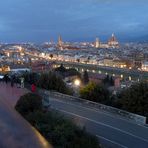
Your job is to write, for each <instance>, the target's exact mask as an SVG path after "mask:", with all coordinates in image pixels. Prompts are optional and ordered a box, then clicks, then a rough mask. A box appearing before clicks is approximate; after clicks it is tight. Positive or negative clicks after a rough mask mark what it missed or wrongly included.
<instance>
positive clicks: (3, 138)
mask: <svg viewBox="0 0 148 148" xmlns="http://www.w3.org/2000/svg"><path fill="white" fill-rule="evenodd" d="M27 92H28V91H27V90H26V89H22V88H17V87H16V86H15V87H13V88H12V87H11V85H10V84H7V85H6V84H5V83H3V82H0V131H1V132H0V148H51V146H50V145H49V144H48V142H47V141H46V140H45V139H44V138H43V137H42V136H41V135H40V133H39V132H38V131H37V130H36V129H34V128H33V127H32V126H31V125H30V124H29V123H28V122H27V121H26V120H25V119H24V118H23V117H22V116H21V115H20V114H19V113H18V112H17V111H16V110H15V109H14V106H15V103H16V102H17V100H18V99H19V98H20V96H21V95H23V94H25V93H27Z"/></svg>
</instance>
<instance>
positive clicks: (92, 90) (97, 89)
mask: <svg viewBox="0 0 148 148" xmlns="http://www.w3.org/2000/svg"><path fill="white" fill-rule="evenodd" d="M80 96H81V98H83V99H86V100H90V101H95V102H99V103H104V104H108V102H110V93H109V91H108V90H107V89H106V88H105V87H103V86H101V85H99V84H96V83H93V82H90V83H89V84H88V85H86V86H85V87H84V88H82V89H81V90H80Z"/></svg>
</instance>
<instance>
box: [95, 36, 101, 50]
mask: <svg viewBox="0 0 148 148" xmlns="http://www.w3.org/2000/svg"><path fill="white" fill-rule="evenodd" d="M94 46H95V48H99V47H100V41H99V38H96V42H95V45H94Z"/></svg>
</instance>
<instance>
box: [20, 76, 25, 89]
mask: <svg viewBox="0 0 148 148" xmlns="http://www.w3.org/2000/svg"><path fill="white" fill-rule="evenodd" d="M21 88H24V78H23V77H21Z"/></svg>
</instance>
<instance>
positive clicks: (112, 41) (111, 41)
mask: <svg viewBox="0 0 148 148" xmlns="http://www.w3.org/2000/svg"><path fill="white" fill-rule="evenodd" d="M108 45H109V47H111V48H119V42H118V41H117V39H116V37H115V35H114V34H112V36H111V38H110V39H109V41H108Z"/></svg>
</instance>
